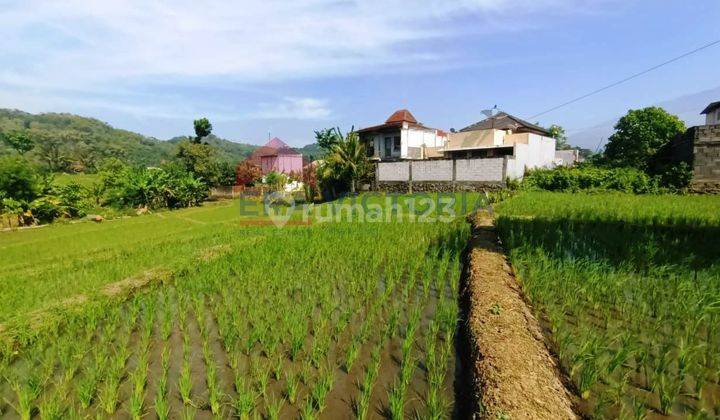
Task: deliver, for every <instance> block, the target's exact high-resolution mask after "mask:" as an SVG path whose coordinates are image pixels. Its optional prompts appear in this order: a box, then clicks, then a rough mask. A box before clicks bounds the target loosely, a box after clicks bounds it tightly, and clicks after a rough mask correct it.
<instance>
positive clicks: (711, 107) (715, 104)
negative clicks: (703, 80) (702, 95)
mask: <svg viewBox="0 0 720 420" xmlns="http://www.w3.org/2000/svg"><path fill="white" fill-rule="evenodd" d="M718 108H720V101H717V102H713V103H711V104H710V105H708V106H707V107H705V109H703V112H701V113H700V114H709V113H711V112H713V111H715V110H716V109H718Z"/></svg>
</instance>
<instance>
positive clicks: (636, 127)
mask: <svg viewBox="0 0 720 420" xmlns="http://www.w3.org/2000/svg"><path fill="white" fill-rule="evenodd" d="M684 132H685V123H683V122H682V121H681V120H680V119H679V118H678V117H677V116H675V115H672V114H669V113H667V111H665V110H664V109H662V108H659V107H648V108H643V109H637V110H630V111H628V113H627V114H625V116H623V117H622V118H620V120H618V122H617V124H615V133H614V134H613V135H612V136H610V138H609V139H608V144H607V145H606V146H605V152H604V154H605V159H606V160H607V162H608V163H610V164H611V165H614V166H630V167H635V168H638V169H642V170H647V169H648V168H649V167H650V165H651V163H652V160H653V158H654V157H655V155H656V153H657V152H658V150H659V149H660V148H661V147H662V146H663V145H665V144H667V143H668V142H670V141H672V140H673V139H675V138H676V137H677V136H679V135H680V134H682V133H684Z"/></svg>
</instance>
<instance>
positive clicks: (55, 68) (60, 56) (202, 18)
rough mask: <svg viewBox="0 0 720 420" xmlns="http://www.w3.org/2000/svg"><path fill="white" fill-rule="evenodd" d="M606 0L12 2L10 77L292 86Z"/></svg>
mask: <svg viewBox="0 0 720 420" xmlns="http://www.w3.org/2000/svg"><path fill="white" fill-rule="evenodd" d="M598 1H601V2H602V1H607V0H595V1H592V0H570V1H561V0H464V1H451V2H448V1H421V2H414V3H413V4H412V5H409V4H408V3H406V2H401V1H389V2H388V1H359V2H352V1H335V0H302V1H293V2H285V1H266V0H250V1H243V2H237V3H234V4H233V3H231V2H226V1H219V0H215V1H207V2H196V1H189V0H186V1H141V0H136V1H123V0H105V1H102V2H94V1H80V0H74V1H69V2H57V1H54V0H49V1H47V0H35V1H18V2H17V4H16V5H12V4H11V5H9V6H5V7H4V10H3V14H2V15H1V16H0V28H1V29H0V34H1V35H2V37H3V38H4V39H5V40H6V43H5V46H4V47H3V49H4V50H5V51H4V54H3V55H4V56H5V57H6V60H7V63H4V64H6V65H5V66H4V67H5V68H6V71H5V73H6V75H9V74H12V73H16V74H19V75H22V76H24V77H31V78H32V77H35V78H37V79H39V80H40V81H43V82H50V81H54V82H56V83H58V84H60V83H65V84H73V85H75V84H84V83H97V82H107V81H108V80H118V79H120V80H122V79H132V78H137V77H148V76H151V77H158V78H159V77H185V78H204V77H213V76H224V77H227V76H230V77H231V78H233V79H234V80H238V81H248V80H249V81H255V80H285V79H292V78H298V77H312V76H324V75H333V74H348V73H356V72H371V71H373V70H381V69H383V68H386V67H388V66H394V65H400V64H407V63H416V64H422V63H432V62H438V61H442V60H443V59H444V58H445V56H444V54H443V53H442V52H435V53H432V54H427V53H417V52H411V51H412V50H411V49H410V48H407V45H409V44H411V43H418V42H422V41H425V40H430V39H438V38H446V37H450V36H453V35H455V34H458V33H464V32H467V31H469V30H472V31H482V30H492V31H497V30H502V29H500V28H501V27H502V25H497V22H498V21H500V22H501V21H502V20H503V19H504V18H510V17H511V18H512V20H513V22H515V24H516V25H521V24H522V17H523V16H528V15H530V14H532V13H534V12H537V11H539V10H548V9H549V10H555V11H563V10H569V9H575V8H578V6H579V5H586V4H594V3H597V2H598ZM578 9H585V7H583V8H578ZM462 16H473V25H471V27H470V28H469V29H468V25H456V24H455V23H454V22H453V19H454V18H457V17H462ZM2 61H5V60H2Z"/></svg>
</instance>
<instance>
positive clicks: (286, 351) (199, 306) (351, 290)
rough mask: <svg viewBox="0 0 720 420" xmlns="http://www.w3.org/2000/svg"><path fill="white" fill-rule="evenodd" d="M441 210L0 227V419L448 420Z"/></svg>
mask: <svg viewBox="0 0 720 420" xmlns="http://www.w3.org/2000/svg"><path fill="white" fill-rule="evenodd" d="M376 198H377V197H376ZM379 200H380V198H377V201H379ZM328 206H329V205H328ZM326 207H327V206H326ZM402 212H403V210H402V209H401V210H400V213H402ZM318 214H320V213H318ZM456 216H457V217H456V220H453V218H451V219H447V220H445V221H446V222H447V223H438V222H436V223H414V222H411V219H410V218H406V217H394V218H388V220H389V221H386V222H385V223H360V222H355V221H343V222H341V223H339V222H337V221H333V220H330V221H327V222H325V223H307V224H305V223H298V224H292V223H290V224H288V225H286V226H285V227H284V228H283V229H278V228H277V227H275V226H274V225H272V224H267V223H264V222H267V220H262V218H254V217H250V216H242V215H240V213H239V206H238V204H237V203H235V202H219V203H213V204H209V205H206V206H204V207H201V208H194V209H187V210H181V211H173V212H164V213H157V214H151V215H145V216H141V217H134V218H128V219H119V220H113V221H107V222H103V223H99V224H95V223H91V222H85V223H77V224H68V225H57V226H49V227H44V228H38V229H28V230H22V231H16V232H0V266H2V267H3V270H2V272H0V301H1V302H4V303H3V305H2V306H0V378H2V379H0V418H22V419H29V418H42V419H61V418H62V419H66V418H69V419H73V418H88V417H93V418H127V417H132V418H141V417H146V416H147V417H148V418H158V419H168V418H184V419H190V418H210V417H223V418H229V417H237V418H269V419H276V418H303V419H313V418H383V417H385V418H407V417H418V418H429V419H440V418H448V417H450V416H452V415H453V411H454V409H455V395H454V386H453V381H454V380H455V369H456V363H457V360H456V355H455V347H454V344H455V331H456V327H457V324H458V307H457V293H458V284H459V279H460V261H459V259H460V252H461V250H462V249H463V248H464V246H465V244H466V242H467V239H468V236H469V229H468V227H467V224H466V223H465V221H464V219H463V217H462V216H463V214H461V213H458V214H456ZM325 219H328V218H325ZM291 220H300V216H299V215H296V214H293V215H292V216H291ZM412 220H414V219H412ZM311 222H312V218H311Z"/></svg>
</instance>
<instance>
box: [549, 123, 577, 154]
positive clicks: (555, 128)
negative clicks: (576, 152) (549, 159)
mask: <svg viewBox="0 0 720 420" xmlns="http://www.w3.org/2000/svg"><path fill="white" fill-rule="evenodd" d="M548 131H550V136H551V137H552V138H554V139H555V150H568V149H571V148H572V146H570V145H569V144H568V142H567V135H566V134H565V129H564V128H563V127H562V126H560V125H557V124H553V125H551V126H550V127H549V128H548Z"/></svg>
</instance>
